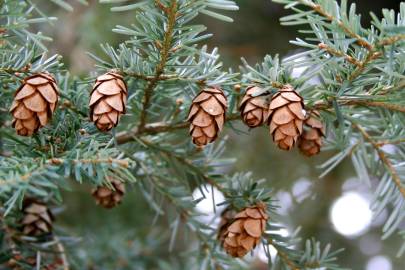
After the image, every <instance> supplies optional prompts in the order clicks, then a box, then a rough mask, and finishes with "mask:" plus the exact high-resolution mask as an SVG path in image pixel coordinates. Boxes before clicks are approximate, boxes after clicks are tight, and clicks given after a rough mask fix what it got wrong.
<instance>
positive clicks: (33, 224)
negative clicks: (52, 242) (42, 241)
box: [21, 199, 54, 236]
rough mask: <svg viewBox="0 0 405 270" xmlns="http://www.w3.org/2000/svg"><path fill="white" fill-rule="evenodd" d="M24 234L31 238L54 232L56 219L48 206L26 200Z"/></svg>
mask: <svg viewBox="0 0 405 270" xmlns="http://www.w3.org/2000/svg"><path fill="white" fill-rule="evenodd" d="M22 211H23V214H24V216H23V218H22V220H21V225H22V232H23V233H24V234H25V235H29V236H40V235H44V234H49V233H51V232H52V222H53V220H54V217H53V215H52V213H51V211H50V210H49V209H48V207H47V206H46V204H44V203H42V202H39V201H36V200H33V199H26V200H25V201H24V204H23V210H22Z"/></svg>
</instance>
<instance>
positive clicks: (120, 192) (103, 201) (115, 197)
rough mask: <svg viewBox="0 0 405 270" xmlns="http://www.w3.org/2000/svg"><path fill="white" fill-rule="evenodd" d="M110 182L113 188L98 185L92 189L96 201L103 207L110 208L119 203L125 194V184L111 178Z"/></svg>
mask: <svg viewBox="0 0 405 270" xmlns="http://www.w3.org/2000/svg"><path fill="white" fill-rule="evenodd" d="M110 183H111V185H112V187H113V188H114V189H110V188H108V187H106V186H99V187H97V188H95V189H93V191H92V195H93V197H94V198H95V199H96V203H97V204H98V205H101V206H102V207H104V208H107V209H110V208H113V207H115V206H117V205H118V204H120V203H121V201H122V197H124V195H125V185H124V183H122V182H121V181H119V180H116V179H111V180H110Z"/></svg>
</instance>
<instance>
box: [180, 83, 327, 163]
mask: <svg viewBox="0 0 405 270" xmlns="http://www.w3.org/2000/svg"><path fill="white" fill-rule="evenodd" d="M239 108H240V112H241V117H242V120H243V122H244V123H245V124H246V125H247V126H249V127H250V128H255V127H258V126H261V125H263V124H267V125H268V126H269V129H270V134H271V135H272V137H273V141H274V142H275V143H276V144H277V146H278V147H279V148H280V149H283V150H291V149H292V148H293V147H294V145H295V144H296V143H297V142H298V147H299V149H300V150H301V152H302V153H303V154H305V155H307V156H312V155H315V154H318V153H319V152H320V149H321V147H322V137H323V136H325V129H324V125H323V124H322V122H321V120H320V115H319V113H318V112H317V111H311V112H309V113H307V112H306V111H305V109H304V102H303V98H302V97H301V96H300V95H299V94H298V93H297V92H296V91H295V90H294V88H293V87H292V86H291V85H284V87H282V88H281V89H279V91H278V92H277V93H275V94H274V95H272V96H271V98H269V96H268V95H267V94H266V93H264V91H263V90H262V89H261V88H259V87H257V86H253V87H249V88H248V89H247V90H246V93H245V95H244V97H243V98H242V100H241V103H240V106H239ZM226 109H227V100H226V97H225V95H224V93H223V92H222V90H221V89H220V88H218V87H211V88H206V89H204V90H203V91H201V92H200V93H199V94H198V95H197V96H196V97H195V98H194V99H193V102H192V104H191V107H190V112H189V115H188V119H187V120H188V121H189V122H190V135H191V137H192V140H193V142H194V144H196V145H197V146H205V145H206V144H208V143H210V142H213V141H214V140H215V139H216V138H217V136H218V133H219V132H220V131H221V130H222V128H223V125H224V122H225V118H226V117H225V113H226Z"/></svg>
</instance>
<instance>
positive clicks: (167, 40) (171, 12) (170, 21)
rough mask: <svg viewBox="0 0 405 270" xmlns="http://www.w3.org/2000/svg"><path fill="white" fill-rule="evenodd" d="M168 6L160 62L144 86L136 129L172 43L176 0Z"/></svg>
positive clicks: (144, 119)
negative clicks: (153, 74)
mask: <svg viewBox="0 0 405 270" xmlns="http://www.w3.org/2000/svg"><path fill="white" fill-rule="evenodd" d="M170 3H171V4H170V6H169V7H168V8H167V9H166V10H165V12H166V14H167V29H166V31H165V34H164V37H163V44H162V48H161V51H160V62H159V64H158V65H157V67H156V71H155V76H154V77H153V78H152V79H150V80H149V82H148V84H147V85H146V88H145V90H144V97H143V100H142V111H141V114H140V122H139V125H138V129H140V130H142V129H143V128H144V126H145V123H146V118H147V110H148V108H149V106H150V100H151V98H152V95H153V90H154V88H155V87H156V86H157V84H158V82H159V80H160V76H161V75H162V74H163V72H164V68H165V66H166V62H167V61H168V57H169V54H170V49H171V45H172V38H173V31H174V27H175V23H176V17H177V1H176V0H171V2H170Z"/></svg>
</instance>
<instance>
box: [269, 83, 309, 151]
mask: <svg viewBox="0 0 405 270" xmlns="http://www.w3.org/2000/svg"><path fill="white" fill-rule="evenodd" d="M269 109H270V110H269V114H268V123H269V125H270V133H271V134H272V135H273V141H274V142H276V143H277V145H278V147H279V148H281V149H283V150H290V149H291V148H293V146H294V145H295V143H296V142H297V140H298V138H299V136H300V135H301V134H302V128H303V121H304V119H305V115H304V114H305V111H304V103H303V99H302V97H301V96H300V95H299V94H298V93H297V92H295V90H294V89H293V87H292V86H291V85H285V86H284V87H283V88H282V89H280V90H279V91H278V92H277V93H276V94H274V95H273V97H272V98H271V101H270V107H269Z"/></svg>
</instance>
